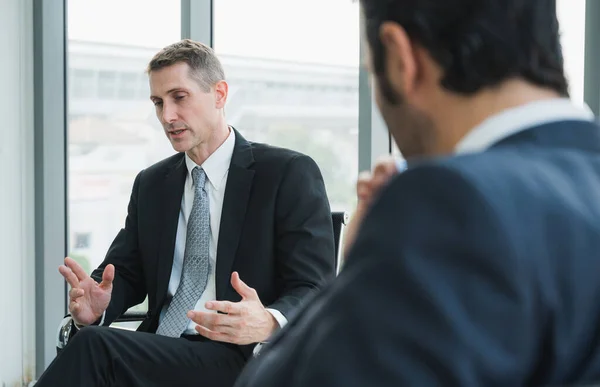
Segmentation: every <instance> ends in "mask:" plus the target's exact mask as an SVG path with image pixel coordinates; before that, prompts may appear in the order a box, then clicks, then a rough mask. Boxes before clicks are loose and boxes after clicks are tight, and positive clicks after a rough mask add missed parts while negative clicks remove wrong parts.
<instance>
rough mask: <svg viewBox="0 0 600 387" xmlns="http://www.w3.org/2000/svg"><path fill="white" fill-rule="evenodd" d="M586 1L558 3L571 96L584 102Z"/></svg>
mask: <svg viewBox="0 0 600 387" xmlns="http://www.w3.org/2000/svg"><path fill="white" fill-rule="evenodd" d="M585 1H586V0H558V1H557V3H556V13H557V15H558V22H559V23H560V30H561V44H562V49H563V56H564V61H565V71H566V73H567V78H568V80H569V84H570V92H571V98H572V99H573V101H575V102H578V103H583V75H584V69H583V66H584V62H585V55H584V54H585Z"/></svg>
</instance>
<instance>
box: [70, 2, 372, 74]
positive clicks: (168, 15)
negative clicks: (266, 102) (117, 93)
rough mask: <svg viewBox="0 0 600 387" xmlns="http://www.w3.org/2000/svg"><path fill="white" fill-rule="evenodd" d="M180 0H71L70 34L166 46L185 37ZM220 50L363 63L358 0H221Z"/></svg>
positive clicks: (216, 19) (217, 12) (217, 7)
mask: <svg viewBox="0 0 600 387" xmlns="http://www.w3.org/2000/svg"><path fill="white" fill-rule="evenodd" d="M180 12H181V8H180V1H179V0H69V1H68V20H69V32H68V33H69V38H70V39H78V40H88V41H94V42H109V43H121V44H131V45H139V46H146V47H156V48H160V47H163V46H166V45H168V44H170V43H172V42H174V41H177V40H179V37H180V30H181V23H180ZM214 25H215V27H214V40H215V42H214V43H215V44H214V46H215V47H214V48H215V50H216V52H217V53H218V54H230V55H240V56H251V57H259V58H270V59H283V60H290V61H297V62H308V63H321V64H334V65H350V66H358V63H359V44H358V42H359V37H360V36H359V5H358V1H353V0H300V1H298V0H295V1H291V0H215V9H214Z"/></svg>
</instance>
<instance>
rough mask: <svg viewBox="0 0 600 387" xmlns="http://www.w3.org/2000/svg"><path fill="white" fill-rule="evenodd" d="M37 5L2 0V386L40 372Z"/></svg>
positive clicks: (28, 0) (29, 1) (16, 383)
mask: <svg viewBox="0 0 600 387" xmlns="http://www.w3.org/2000/svg"><path fill="white" fill-rule="evenodd" d="M32 1H33V0H0V53H1V54H0V85H1V87H0V334H1V336H0V347H1V348H2V350H1V351H0V386H21V385H26V384H27V383H28V382H29V381H30V380H32V378H33V376H34V372H35V299H34V290H35V287H34V279H35V266H34V254H35V250H34V242H35V235H34V208H33V205H34V190H33V8H32V7H33V5H32Z"/></svg>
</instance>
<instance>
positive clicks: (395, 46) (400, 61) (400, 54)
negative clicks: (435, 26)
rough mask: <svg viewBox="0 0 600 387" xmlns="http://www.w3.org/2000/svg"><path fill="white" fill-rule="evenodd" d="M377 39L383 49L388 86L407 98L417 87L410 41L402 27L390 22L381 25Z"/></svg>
mask: <svg viewBox="0 0 600 387" xmlns="http://www.w3.org/2000/svg"><path fill="white" fill-rule="evenodd" d="M379 38H380V39H381V42H382V44H383V47H384V49H385V72H386V77H387V79H388V81H389V83H390V86H392V87H393V88H394V90H397V91H398V92H400V93H401V95H404V96H409V95H410V94H411V93H412V92H413V91H414V89H415V88H416V86H417V80H418V70H419V69H418V63H417V57H416V53H415V47H414V46H413V43H412V41H411V40H410V38H409V36H408V34H407V33H406V30H405V29H404V28H403V27H402V26H400V25H399V24H398V23H395V22H391V21H387V22H384V23H383V24H382V25H381V27H380V28H379Z"/></svg>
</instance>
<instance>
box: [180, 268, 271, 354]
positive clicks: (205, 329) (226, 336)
mask: <svg viewBox="0 0 600 387" xmlns="http://www.w3.org/2000/svg"><path fill="white" fill-rule="evenodd" d="M231 285H232V286H233V288H234V289H235V291H236V292H238V294H239V295H240V296H242V300H241V301H240V302H230V301H209V302H207V303H206V305H205V307H206V309H209V310H214V311H218V312H222V313H226V314H222V313H212V312H199V311H189V312H188V317H189V318H190V319H191V320H192V321H193V322H195V323H196V324H198V325H196V331H197V332H198V333H199V334H201V335H202V336H204V337H206V338H208V339H211V340H215V341H224V342H227V343H232V344H238V345H245V344H251V343H258V342H261V341H266V340H267V339H268V338H269V337H270V336H271V334H272V333H273V332H274V331H275V329H276V328H277V327H278V326H279V325H278V323H277V321H276V320H275V317H273V315H272V314H271V313H269V311H268V310H266V309H265V307H264V306H263V304H262V303H261V302H260V299H259V298H258V295H257V294H256V290H254V289H252V288H251V287H249V286H248V285H246V284H245V283H244V282H242V280H241V279H240V276H239V274H238V273H237V272H234V273H233V274H232V275H231Z"/></svg>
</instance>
